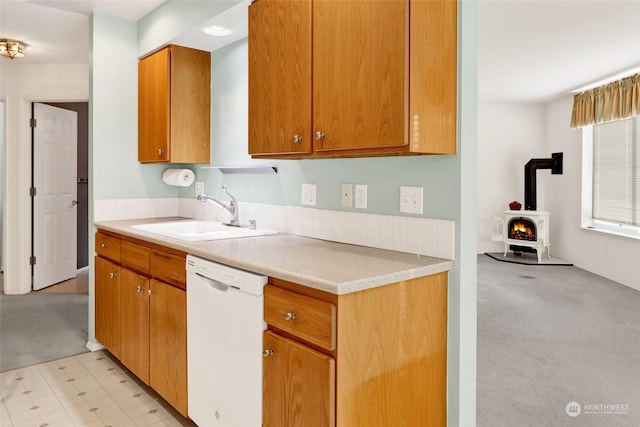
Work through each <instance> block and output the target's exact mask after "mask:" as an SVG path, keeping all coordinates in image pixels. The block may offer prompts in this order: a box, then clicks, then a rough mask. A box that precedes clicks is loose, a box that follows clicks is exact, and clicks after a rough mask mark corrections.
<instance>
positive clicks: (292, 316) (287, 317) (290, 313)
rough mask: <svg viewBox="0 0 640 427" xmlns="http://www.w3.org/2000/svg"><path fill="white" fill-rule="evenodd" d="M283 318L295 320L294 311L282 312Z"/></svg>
mask: <svg viewBox="0 0 640 427" xmlns="http://www.w3.org/2000/svg"><path fill="white" fill-rule="evenodd" d="M284 320H296V312H295V311H290V312H288V313H285V314H284Z"/></svg>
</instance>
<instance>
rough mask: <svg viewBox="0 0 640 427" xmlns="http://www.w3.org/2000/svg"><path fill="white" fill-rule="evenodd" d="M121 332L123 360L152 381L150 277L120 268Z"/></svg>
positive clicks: (141, 376)
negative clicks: (150, 368) (150, 365)
mask: <svg viewBox="0 0 640 427" xmlns="http://www.w3.org/2000/svg"><path fill="white" fill-rule="evenodd" d="M120 280H121V282H120V283H121V293H120V301H121V304H120V307H121V313H122V335H121V339H122V342H121V346H120V361H121V362H122V363H123V364H124V365H125V366H126V367H127V368H129V370H130V371H131V372H133V373H134V374H135V375H136V376H137V377H138V378H140V379H141V380H142V381H143V382H144V383H145V384H147V385H148V384H149V295H148V294H147V291H148V290H149V279H148V278H146V277H145V276H142V275H140V274H137V273H135V272H133V271H131V270H128V269H126V268H123V269H122V271H121V279H120Z"/></svg>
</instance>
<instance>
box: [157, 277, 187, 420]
mask: <svg viewBox="0 0 640 427" xmlns="http://www.w3.org/2000/svg"><path fill="white" fill-rule="evenodd" d="M149 318H150V327H149V365H150V366H149V377H150V378H149V383H150V385H151V387H152V388H153V389H154V390H156V391H157V392H158V394H160V395H161V396H162V397H164V398H165V400H167V402H169V403H170V404H171V405H172V406H173V407H174V408H175V409H176V410H178V412H180V413H181V414H182V415H185V416H186V415H187V294H186V292H185V291H184V290H182V289H179V288H176V287H174V286H171V285H168V284H166V283H163V282H160V281H158V280H155V279H152V280H151V296H150V315H149Z"/></svg>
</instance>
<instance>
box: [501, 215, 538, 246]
mask: <svg viewBox="0 0 640 427" xmlns="http://www.w3.org/2000/svg"><path fill="white" fill-rule="evenodd" d="M508 237H509V239H513V240H526V241H529V242H535V241H536V225H535V224H534V223H533V221H531V220H529V219H527V218H513V219H512V220H511V221H509V233H508Z"/></svg>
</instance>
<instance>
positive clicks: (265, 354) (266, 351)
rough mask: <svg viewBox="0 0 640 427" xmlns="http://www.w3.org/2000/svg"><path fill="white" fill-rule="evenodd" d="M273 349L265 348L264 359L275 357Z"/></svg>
mask: <svg viewBox="0 0 640 427" xmlns="http://www.w3.org/2000/svg"><path fill="white" fill-rule="evenodd" d="M273 353H274V351H273V349H272V348H265V349H264V351H263V352H262V356H264V357H270V356H273Z"/></svg>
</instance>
